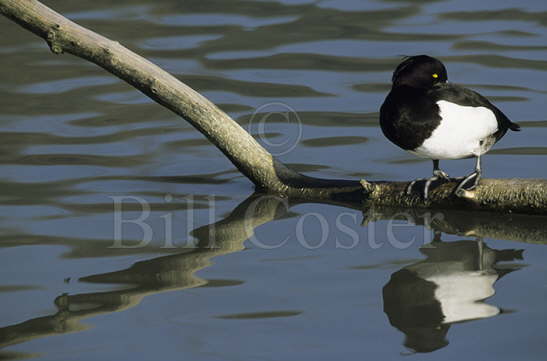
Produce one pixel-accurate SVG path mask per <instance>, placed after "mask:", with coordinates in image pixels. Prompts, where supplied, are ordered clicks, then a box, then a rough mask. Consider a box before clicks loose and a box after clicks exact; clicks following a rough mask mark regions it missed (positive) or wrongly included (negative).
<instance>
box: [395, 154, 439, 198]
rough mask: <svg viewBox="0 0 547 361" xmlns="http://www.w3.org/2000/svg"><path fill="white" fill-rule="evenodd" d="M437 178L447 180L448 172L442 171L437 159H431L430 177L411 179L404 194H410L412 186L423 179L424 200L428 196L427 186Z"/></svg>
mask: <svg viewBox="0 0 547 361" xmlns="http://www.w3.org/2000/svg"><path fill="white" fill-rule="evenodd" d="M438 180H442V181H449V180H450V177H449V176H448V174H446V172H444V171H443V170H441V169H440V168H439V160H438V159H433V176H431V177H430V178H421V179H416V180H413V181H412V182H410V184H409V185H408V187H407V188H406V194H409V195H410V194H411V193H412V188H413V187H414V185H415V184H416V182H418V181H425V186H424V193H423V195H424V200H425V199H427V197H428V196H429V187H430V186H431V183H433V182H436V181H438Z"/></svg>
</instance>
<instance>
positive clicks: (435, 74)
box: [431, 73, 439, 79]
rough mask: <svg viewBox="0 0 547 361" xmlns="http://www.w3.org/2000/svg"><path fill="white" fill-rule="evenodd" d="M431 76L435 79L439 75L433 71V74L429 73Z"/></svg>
mask: <svg viewBox="0 0 547 361" xmlns="http://www.w3.org/2000/svg"><path fill="white" fill-rule="evenodd" d="M431 76H432V77H434V78H435V79H437V78H438V77H439V74H437V73H434V74H433V75H431Z"/></svg>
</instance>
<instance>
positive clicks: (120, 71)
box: [0, 0, 547, 213]
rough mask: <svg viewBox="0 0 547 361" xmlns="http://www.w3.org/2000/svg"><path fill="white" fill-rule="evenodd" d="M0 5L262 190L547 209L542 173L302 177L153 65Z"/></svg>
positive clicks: (70, 27) (29, 4)
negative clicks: (431, 186)
mask: <svg viewBox="0 0 547 361" xmlns="http://www.w3.org/2000/svg"><path fill="white" fill-rule="evenodd" d="M0 13H2V14H3V15H5V16H6V17H8V18H10V19H11V20H13V21H15V22H16V23H18V24H19V25H21V26H23V27H24V28H26V29H28V30H30V31H32V32H33V33H35V34H36V35H38V36H39V37H41V38H43V39H45V40H46V42H47V43H48V45H49V47H50V49H51V50H52V51H53V52H54V53H55V54H61V53H70V54H73V55H75V56H78V57H81V58H83V59H86V60H89V61H91V62H93V63H95V64H97V65H99V66H100V67H102V68H104V69H105V70H107V71H109V72H110V73H112V74H114V75H116V76H117V77H119V78H120V79H122V80H124V81H126V82H127V83H129V84H131V85H132V86H134V87H135V88H137V89H138V90H140V91H141V92H143V93H144V94H146V95H147V96H149V97H150V98H152V99H153V100H155V101H156V102H158V103H159V104H161V105H163V106H165V107H166V108H168V109H170V110H171V111H173V112H175V113H176V114H178V115H180V116H182V117H183V118H184V119H185V120H187V121H188V122H189V123H190V124H192V125H193V126H194V127H195V128H196V129H197V130H199V131H200V132H201V133H202V134H203V135H205V136H206V137H207V138H208V139H209V140H210V141H211V142H212V143H213V144H214V145H215V146H216V147H217V148H219V149H220V150H221V151H222V152H223V153H224V154H225V155H226V157H228V159H230V161H231V162H232V163H233V164H234V165H235V166H236V167H237V168H238V169H239V170H240V171H241V172H242V173H243V174H244V175H245V176H246V177H247V178H249V179H250V180H251V181H252V182H253V183H254V184H255V185H256V187H257V188H258V189H259V190H262V191H266V192H271V193H276V194H281V195H285V196H288V197H293V198H299V199H308V200H332V201H349V200H352V201H354V202H355V201H359V202H362V201H366V202H373V203H379V204H382V205H393V206H407V207H447V206H449V207H464V208H467V207H469V206H470V205H471V206H473V207H474V208H480V209H487V210H491V211H503V212H505V211H513V212H520V213H545V212H546V211H547V181H545V180H492V179H490V180H482V181H481V184H480V185H479V187H477V189H476V191H474V192H467V193H466V194H465V197H464V198H463V199H460V198H458V197H455V196H454V195H453V194H452V190H453V189H454V184H446V185H444V186H442V187H438V188H437V189H436V190H435V191H433V192H432V193H431V200H430V201H428V202H424V201H423V200H421V199H420V198H419V197H417V196H406V195H403V192H402V190H403V188H404V185H405V184H403V183H396V182H366V181H362V182H361V183H359V182H358V181H352V180H331V179H319V178H312V177H307V176H304V175H302V174H299V173H297V172H295V171H293V170H291V169H289V168H288V167H287V166H286V165H284V164H283V163H281V162H279V161H278V160H276V159H275V158H274V157H273V156H272V155H271V154H270V153H269V152H268V151H267V150H266V149H264V148H263V147H262V146H261V145H260V144H259V143H258V142H257V141H256V140H255V139H254V138H253V137H252V136H251V135H250V134H249V133H247V132H246V131H245V130H244V129H243V128H242V127H241V126H239V124H237V123H236V122H235V121H234V120H233V119H231V118H230V117H229V116H228V115H227V114H226V113H224V112H223V111H222V110H220V109H219V108H218V107H217V106H215V105H214V104H213V103H211V102H210V101H209V100H207V99H206V98H205V97H203V96H202V95H200V94H199V93H197V92H195V91H194V90H192V89H191V88H189V87H188V86H187V85H185V84H184V83H182V82H181V81H179V80H178V79H176V78H175V77H174V76H172V75H170V74H169V73H167V72H166V71H164V70H162V69H161V68H159V67H158V66H157V65H155V64H153V63H151V62H150V61H148V60H146V59H144V58H142V57H140V56H139V55H137V54H135V53H133V52H131V51H130V50H128V49H127V48H125V47H124V46H122V45H120V44H119V43H118V42H115V41H112V40H109V39H107V38H105V37H103V36H101V35H98V34H96V33H94V32H92V31H90V30H88V29H86V28H84V27H82V26H79V25H78V24H76V23H74V22H72V21H70V20H68V19H66V18H65V17H63V16H61V15H60V14H58V13H56V12H55V11H53V10H51V9H50V8H48V7H46V6H44V5H43V4H41V3H40V2H38V1H35V0H17V1H13V0H0Z"/></svg>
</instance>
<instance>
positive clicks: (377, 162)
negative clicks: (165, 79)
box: [0, 0, 547, 360]
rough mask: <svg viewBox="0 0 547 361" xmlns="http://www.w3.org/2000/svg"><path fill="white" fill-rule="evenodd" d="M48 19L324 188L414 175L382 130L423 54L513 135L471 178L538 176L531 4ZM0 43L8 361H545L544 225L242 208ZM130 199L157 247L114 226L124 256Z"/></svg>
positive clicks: (23, 48)
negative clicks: (88, 33) (128, 56)
mask: <svg viewBox="0 0 547 361" xmlns="http://www.w3.org/2000/svg"><path fill="white" fill-rule="evenodd" d="M45 3H46V4H47V5H49V6H51V7H53V8H54V9H55V10H57V11H59V12H61V13H63V14H65V15H66V16H68V17H69V18H71V19H73V20H75V21H77V22H78V23H80V24H82V25H84V26H86V27H89V28H91V29H93V30H95V31H97V32H99V33H101V34H103V35H106V36H108V37H110V38H111V39H115V40H118V41H120V42H121V43H122V44H124V45H126V46H127V47H129V48H130V49H132V50H134V51H136V52H138V53H139V54H142V55H144V56H145V57H147V58H149V59H151V60H152V61H154V62H155V63H157V64H159V65H160V66H162V67H163V68H165V69H167V70H168V71H170V72H171V73H173V74H175V75H176V76H177V77H179V78H180V79H182V80H183V81H185V82H186V83H188V84H189V85H190V86H192V87H194V88H195V89H197V90H198V91H200V92H201V93H203V94H205V95H206V96H207V97H209V98H210V99H211V100H213V101H214V102H215V103H217V104H219V105H220V106H221V108H222V109H224V110H225V111H227V112H228V113H229V114H230V115H231V116H232V117H233V118H234V119H236V120H237V121H238V122H239V123H240V124H242V125H243V126H244V127H246V129H248V130H249V131H250V132H252V133H253V134H254V135H255V136H257V137H258V138H259V139H260V140H261V142H262V143H263V144H264V145H265V146H266V147H267V148H268V149H269V150H270V151H271V152H272V153H274V154H276V155H278V156H279V157H280V158H281V159H282V160H283V161H284V162H286V163H288V164H290V165H291V166H292V167H293V168H295V169H297V170H299V171H302V172H305V173H306V174H309V175H314V176H321V177H339V178H348V179H358V178H359V177H366V178H367V179H372V180H377V179H392V180H407V179H411V178H415V177H418V176H423V175H426V174H429V172H430V170H431V169H430V168H431V164H430V162H428V161H421V160H418V159H415V158H413V157H412V156H411V155H409V154H406V153H404V152H402V151H401V150H399V149H398V148H396V147H394V146H392V145H391V144H389V143H388V142H387V141H386V140H385V139H384V138H383V136H382V135H381V132H380V130H379V127H378V124H377V115H378V114H377V111H378V109H379V106H380V104H381V103H382V101H383V98H384V96H385V94H386V92H387V91H388V89H389V79H390V76H391V71H392V69H393V68H394V66H395V65H396V64H397V63H398V62H399V61H400V58H401V56H403V55H409V54H419V53H427V54H431V55H433V56H437V57H439V58H441V59H442V60H443V61H444V62H445V63H446V65H447V67H448V72H449V78H450V80H451V81H453V82H457V83H461V84H465V85H467V86H469V87H472V88H474V89H476V90H478V91H480V92H481V93H483V94H485V95H487V96H489V97H490V98H491V99H493V101H495V102H496V104H498V105H499V106H500V107H501V108H502V109H503V110H504V112H505V113H506V114H507V115H508V116H509V117H510V118H511V119H513V120H514V121H518V122H520V123H521V125H523V127H524V130H523V131H522V132H520V133H518V134H515V133H513V134H509V135H508V136H507V137H506V138H505V139H503V140H502V141H501V142H500V143H499V144H498V145H497V146H496V148H495V150H493V151H492V152H491V154H490V155H488V156H486V157H485V160H484V167H485V172H486V176H488V177H528V178H534V177H536V178H547V168H546V167H545V166H544V164H545V161H546V155H547V150H546V149H547V148H546V146H545V139H546V138H547V127H546V124H547V121H546V119H545V115H544V114H545V112H544V103H545V97H546V96H547V85H546V82H545V76H546V73H545V72H546V71H547V61H546V60H545V59H546V56H547V46H546V44H547V29H546V26H547V20H546V19H547V4H546V3H545V2H542V1H529V2H526V3H522V2H518V1H515V0H510V1H505V2H499V1H483V2H477V1H468V0H465V1H461V0H460V1H420V2H418V1H390V0H384V1H358V0H354V1H349V0H348V1H341V0H338V1H306V0H279V1H277V2H276V1H259V0H246V1H243V0H242V1H239V0H234V1H226V0H206V1H193V0H185V1H175V0H162V1H151V0H121V1H117V2H115V4H114V5H113V4H112V2H110V1H105V0H95V1H84V0H80V1H75V2H68V1H54V0H50V1H45ZM0 31H1V35H2V36H1V37H0V54H1V56H0V69H1V70H0V72H1V73H0V74H1V75H2V77H1V81H0V132H1V133H0V136H1V142H0V150H1V152H0V172H1V173H0V174H1V178H0V182H1V183H0V184H1V186H2V188H1V189H2V190H1V191H0V194H1V213H0V217H1V219H0V221H1V224H0V227H1V229H2V233H1V241H0V247H1V249H0V251H1V252H0V262H1V264H2V268H1V270H2V282H1V283H0V299H1V300H2V306H3V307H2V308H1V309H0V321H1V324H0V327H1V328H0V346H2V350H0V358H2V359H18V358H38V359H41V360H60V359H71V360H73V359H78V360H97V359H134V360H151V359H157V358H158V357H161V358H184V359H190V360H251V359H252V360H293V359H309V360H331V359H333V358H339V359H344V360H346V359H358V358H359V359H361V358H373V359H380V360H392V359H400V358H401V357H404V356H405V355H409V354H416V355H414V356H413V357H419V358H420V359H422V358H423V359H428V358H429V359H433V360H439V359H443V360H455V359H461V358H470V359H481V360H485V359H488V360H489V359H492V360H494V359H495V360H513V359H522V360H541V359H544V358H545V356H544V354H545V351H546V347H545V334H546V332H547V322H546V313H545V310H544V304H545V301H546V298H547V288H546V283H547V276H546V275H547V272H546V271H547V266H546V264H547V262H546V261H547V248H546V247H545V246H544V244H545V243H546V239H545V235H547V229H546V227H547V226H546V224H545V221H544V219H543V218H542V217H524V216H511V215H489V214H476V213H471V212H463V213H462V212H449V211H444V212H440V213H439V212H437V213H432V214H428V213H427V212H426V213H424V212H418V211H413V212H411V213H408V212H409V211H404V212H403V211H402V210H392V209H371V210H369V211H368V212H365V213H362V212H361V210H359V209H354V208H352V207H351V206H350V205H348V206H347V207H344V206H335V205H325V204H293V203H290V204H287V203H286V202H285V201H283V200H279V199H276V198H274V197H265V198H264V197H260V196H253V195H252V191H253V188H252V185H251V183H250V182H249V181H248V180H247V179H245V178H244V177H243V176H242V175H240V174H239V173H238V172H237V171H236V170H235V168H234V167H233V166H232V165H231V163H229V161H228V160H227V159H226V158H225V157H224V156H223V155H222V154H221V153H220V152H219V151H218V150H217V149H216V148H214V147H213V146H212V145H210V144H209V143H208V142H207V141H206V140H205V139H204V138H203V137H202V136H201V135H200V134H199V133H198V132H197V131H195V130H194V129H193V128H191V126H190V125H189V124H187V123H186V122H185V121H183V120H182V119H180V118H178V117H177V116H175V115H173V114H171V113H170V112H168V111H167V110H165V109H163V108H162V107H161V106H159V105H157V104H155V103H153V102H152V101H151V100H149V99H148V98H146V97H145V96H143V95H142V94H140V93H138V92H137V91H135V90H133V89H132V88H131V87H130V86H128V85H126V84H125V83H123V82H121V81H119V80H117V78H115V77H113V76H111V75H110V74H108V73H106V72H104V71H103V70H102V69H99V68H97V67H96V66H94V65H92V64H89V63H87V62H85V61H83V60H80V59H78V58H75V57H71V56H68V55H65V56H55V55H53V54H51V53H50V52H49V50H48V49H47V46H46V45H45V44H44V43H43V42H41V41H39V40H38V39H37V38H35V37H34V36H33V35H32V34H30V33H28V32H26V31H24V30H22V29H21V28H19V27H18V26H16V25H14V24H12V23H11V22H9V21H7V20H6V19H0ZM444 166H445V168H446V170H447V171H449V172H450V173H452V174H458V175H461V174H465V173H467V172H469V171H470V169H471V167H472V161H470V160H463V161H450V162H445V163H444ZM144 203H146V204H148V205H149V207H150V215H149V216H148V218H146V220H145V221H144V222H145V223H146V224H147V225H148V227H149V228H147V229H146V230H145V232H144V233H143V229H142V227H140V226H138V225H136V224H134V223H124V225H123V228H122V229H121V233H122V240H121V241H120V242H121V244H120V243H118V244H116V243H115V242H116V241H115V239H116V229H115V227H114V224H115V217H116V212H115V209H116V208H115V205H116V204H121V207H122V209H123V217H124V219H126V220H128V219H136V218H138V217H139V216H142V215H143V213H142V209H143V208H142V207H143V206H142V204H144ZM408 221H410V222H408ZM118 231H120V230H118ZM143 234H145V235H147V236H150V239H149V240H148V239H145V240H144V241H143ZM477 237H483V238H484V240H483V241H482V242H481V241H478V240H477V239H476V238H477ZM120 245H121V246H123V248H120V247H119V246H120ZM113 246H114V247H113Z"/></svg>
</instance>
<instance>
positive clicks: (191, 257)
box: [0, 194, 547, 358]
mask: <svg viewBox="0 0 547 361" xmlns="http://www.w3.org/2000/svg"><path fill="white" fill-rule="evenodd" d="M300 203H301V202H299V201H295V200H291V201H289V200H286V199H282V198H277V197H275V196H269V195H260V194H254V195H252V196H250V197H249V198H248V199H246V200H245V201H244V202H242V203H241V204H240V205H238V206H237V207H236V208H235V209H234V210H233V211H232V212H231V213H230V214H229V215H228V216H227V217H226V218H225V219H223V220H221V221H219V222H216V223H214V224H210V225H207V226H203V227H200V228H197V229H195V230H194V231H193V235H194V236H195V237H196V238H197V239H198V240H199V242H198V246H197V247H195V248H191V249H183V250H182V251H181V252H180V253H178V254H175V255H168V256H162V257H157V258H152V259H149V260H145V261H140V262H136V263H135V264H133V265H132V266H131V267H129V268H127V269H123V270H119V271H115V272H109V273H102V274H94V275H90V276H87V277H83V278H81V279H80V280H81V281H85V282H94V283H101V284H125V285H129V287H126V288H123V289H118V290H113V291H105V292H93V293H81V294H74V295H68V294H63V295H60V296H58V297H57V298H56V299H55V301H54V302H55V305H56V307H57V312H56V313H55V314H52V315H48V316H44V317H38V318H33V319H30V320H27V321H24V322H21V323H18V324H14V325H11V326H7V327H3V328H0V347H6V346H9V345H13V344H17V343H21V342H26V341H29V340H32V339H35V338H41V337H47V336H51V335H57V334H63V333H69V332H78V331H82V330H84V329H86V328H87V327H88V326H86V325H85V324H83V323H82V320H84V319H87V318H89V317H92V316H95V315H98V314H104V313H111V312H118V311H122V310H125V309H128V308H130V307H134V306H136V305H138V304H139V303H140V301H141V300H142V299H143V298H144V297H146V296H148V295H151V294H157V293H161V292H166V291H173V290H182V289H186V288H192V287H199V286H204V285H207V284H209V285H215V286H230V285H235V284H240V283H242V281H238V280H217V281H206V280H204V279H201V278H200V277H198V276H196V272H197V271H199V270H201V269H203V268H205V267H207V266H209V265H210V264H211V259H212V258H213V257H216V256H220V255H225V254H229V253H233V252H238V251H240V250H242V249H243V248H244V242H245V241H246V240H247V239H249V238H250V237H251V236H252V235H253V234H254V231H255V228H256V227H258V226H260V225H262V224H265V223H267V222H270V221H273V220H276V219H279V218H281V217H284V216H287V214H288V213H289V209H290V207H292V206H294V205H297V204H300ZM336 205H338V206H346V207H348V208H353V209H360V207H361V205H357V204H351V203H345V204H344V203H342V204H341V203H340V202H337V203H336ZM435 212H436V215H437V216H438V217H434V218H432V217H430V216H431V215H430V214H428V213H427V211H426V210H422V211H420V210H394V209H368V210H367V212H366V213H365V217H366V219H368V220H380V219H394V218H401V217H403V218H405V219H411V220H412V222H414V223H415V224H425V225H426V226H427V227H430V228H432V229H434V230H437V231H439V232H440V231H442V232H444V233H451V234H459V235H466V236H474V237H492V238H497V239H509V240H517V241H523V242H541V243H545V240H546V239H547V224H546V223H545V222H543V220H539V219H535V218H534V217H530V216H513V217H512V216H510V215H509V216H506V215H501V216H500V215H488V214H478V213H470V212H467V213H466V212H453V211H441V210H438V211H435ZM439 215H440V216H439ZM422 252H423V253H424V254H425V255H426V257H427V258H426V259H425V260H424V261H421V262H418V263H416V264H413V265H410V266H407V267H404V268H403V269H401V270H400V271H398V272H396V273H395V274H393V275H392V278H391V280H390V281H389V283H388V284H387V285H386V286H385V287H384V303H385V312H386V313H387V315H388V317H389V319H390V322H391V324H392V325H393V326H394V327H396V328H398V329H400V330H401V331H403V332H404V333H405V334H406V335H407V340H406V342H405V344H406V345H407V346H408V347H410V348H412V349H413V350H416V351H433V350H435V349H438V348H440V347H443V346H445V345H446V344H447V342H448V341H446V333H447V332H448V329H449V327H450V325H451V324H452V323H454V322H461V321H465V320H471V319H477V318H483V317H489V316H492V315H495V314H498V313H500V312H502V311H501V310H499V309H498V308H497V307H496V306H492V305H488V304H486V303H484V302H482V300H483V299H485V298H487V297H490V296H491V295H492V294H493V284H494V282H495V281H496V280H498V279H499V278H500V277H502V276H503V275H504V274H506V273H508V272H510V271H511V270H514V269H516V268H503V267H500V266H498V265H497V262H499V261H505V260H513V259H519V258H521V257H522V252H520V251H517V250H501V251H498V250H494V249H491V248H489V247H488V246H486V245H484V244H483V243H481V242H476V241H469V240H462V241H459V242H449V243H444V242H442V241H440V239H439V238H438V237H437V239H436V240H435V241H434V242H432V243H431V244H430V245H428V246H426V247H424V248H423V249H422ZM19 356H21V355H19ZM19 356H18V357H19ZM0 357H8V358H9V357H10V353H9V352H2V353H0Z"/></svg>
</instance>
